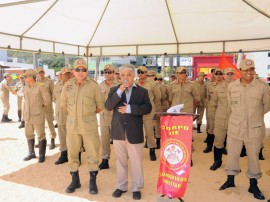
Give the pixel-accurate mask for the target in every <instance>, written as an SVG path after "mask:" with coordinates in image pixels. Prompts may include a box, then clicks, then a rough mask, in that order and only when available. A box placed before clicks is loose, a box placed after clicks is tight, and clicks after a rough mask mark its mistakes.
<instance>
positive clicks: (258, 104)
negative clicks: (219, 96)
mask: <svg viewBox="0 0 270 202" xmlns="http://www.w3.org/2000/svg"><path fill="white" fill-rule="evenodd" d="M227 96H228V104H229V107H228V108H229V112H230V116H229V124H228V135H229V136H231V137H233V138H236V139H239V140H244V141H253V140H254V139H258V138H259V139H260V141H261V139H262V138H263V136H264V114H265V113H267V112H268V111H269V110H270V107H269V95H268V87H267V86H266V85H264V84H262V83H261V82H259V81H257V80H256V79H253V80H252V82H251V83H250V84H248V85H247V86H243V84H241V82H240V79H238V80H236V81H235V82H233V83H231V84H230V85H229V87H228V93H227Z"/></svg>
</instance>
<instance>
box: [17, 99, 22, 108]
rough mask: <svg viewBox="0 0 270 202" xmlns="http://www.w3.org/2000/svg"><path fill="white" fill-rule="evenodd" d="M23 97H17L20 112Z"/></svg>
mask: <svg viewBox="0 0 270 202" xmlns="http://www.w3.org/2000/svg"><path fill="white" fill-rule="evenodd" d="M22 100H23V97H22V96H17V105H18V111H22Z"/></svg>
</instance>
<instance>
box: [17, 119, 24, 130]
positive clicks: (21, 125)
mask: <svg viewBox="0 0 270 202" xmlns="http://www.w3.org/2000/svg"><path fill="white" fill-rule="evenodd" d="M24 127H25V125H24V121H22V122H21V124H20V125H19V127H18V128H20V129H21V128H24Z"/></svg>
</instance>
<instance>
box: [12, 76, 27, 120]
mask: <svg viewBox="0 0 270 202" xmlns="http://www.w3.org/2000/svg"><path fill="white" fill-rule="evenodd" d="M19 79H20V80H19V81H18V82H17V83H16V85H15V88H14V91H15V92H17V104H18V117H19V120H18V121H19V122H20V121H22V100H23V88H24V86H25V82H24V77H23V75H20V77H19Z"/></svg>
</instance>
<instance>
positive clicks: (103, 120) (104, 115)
mask: <svg viewBox="0 0 270 202" xmlns="http://www.w3.org/2000/svg"><path fill="white" fill-rule="evenodd" d="M120 84H121V82H120V81H119V80H118V79H114V80H112V81H111V82H110V84H109V85H108V84H107V83H106V81H103V82H102V83H101V84H99V89H100V92H101V99H102V100H103V102H104V103H105V101H106V100H107V98H108V95H109V92H110V89H111V88H112V87H114V86H118V85H120ZM99 114H100V125H103V126H110V125H111V122H112V114H113V111H108V110H107V109H105V108H104V109H103V110H102V111H101V112H100V113H99Z"/></svg>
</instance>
